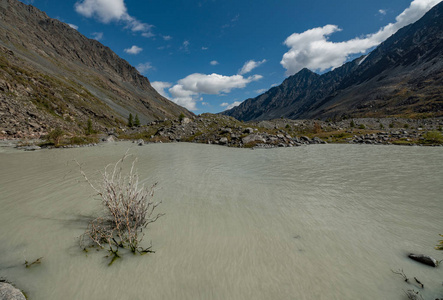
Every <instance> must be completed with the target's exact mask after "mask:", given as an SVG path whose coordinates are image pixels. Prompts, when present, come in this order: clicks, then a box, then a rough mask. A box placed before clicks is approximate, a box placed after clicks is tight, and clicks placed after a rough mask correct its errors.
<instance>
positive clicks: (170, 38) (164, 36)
mask: <svg viewBox="0 0 443 300" xmlns="http://www.w3.org/2000/svg"><path fill="white" fill-rule="evenodd" d="M162 38H163V39H164V40H165V41H170V40H172V36H170V35H162Z"/></svg>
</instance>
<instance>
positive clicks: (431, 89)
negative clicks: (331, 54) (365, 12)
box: [222, 2, 443, 121]
mask: <svg viewBox="0 0 443 300" xmlns="http://www.w3.org/2000/svg"><path fill="white" fill-rule="evenodd" d="M442 15H443V2H440V3H439V4H437V5H436V6H434V7H433V8H432V9H431V10H430V11H429V12H428V13H426V14H425V15H424V16H423V17H422V18H421V19H420V20H418V21H417V22H415V23H413V24H410V25H408V26H405V27H404V28H401V29H400V30H399V31H397V33H395V34H394V35H392V36H391V37H390V38H388V39H387V40H386V41H384V42H383V43H382V44H380V45H379V46H378V47H376V48H375V49H374V50H373V51H371V52H370V53H369V54H368V55H365V56H361V57H359V58H357V59H355V60H353V61H350V62H348V63H346V64H344V65H342V66H341V67H339V68H336V69H334V70H332V71H330V72H327V73H324V74H322V75H318V74H317V75H318V76H317V77H316V79H315V80H314V81H313V82H311V84H310V85H309V86H305V85H303V84H301V81H302V77H305V76H308V74H309V73H308V72H307V71H306V70H301V71H299V72H298V73H296V74H294V75H292V76H290V77H288V78H286V79H285V80H284V81H283V83H282V84H281V85H279V86H277V87H273V88H271V89H270V90H269V91H267V92H265V93H263V94H262V95H259V96H257V97H255V98H250V99H247V100H245V101H244V102H243V103H242V104H240V105H239V106H237V107H234V108H232V109H230V110H227V111H225V112H222V114H225V115H229V116H232V117H234V118H237V119H239V120H243V121H249V120H269V119H274V118H279V117H284V118H290V119H311V118H319V119H328V118H331V119H340V118H347V117H391V116H402V117H424V116H429V115H431V116H441V115H443V100H442V97H441V95H443V88H442V86H443V79H442V78H443V63H442V61H443V25H442V24H443V22H441V19H442ZM309 72H311V71H309ZM312 73H313V72H312ZM314 74H315V73H314ZM311 78H314V77H312V76H311Z"/></svg>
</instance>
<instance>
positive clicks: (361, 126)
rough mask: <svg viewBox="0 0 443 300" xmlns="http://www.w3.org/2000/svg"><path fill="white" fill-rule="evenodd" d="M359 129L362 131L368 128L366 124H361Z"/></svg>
mask: <svg viewBox="0 0 443 300" xmlns="http://www.w3.org/2000/svg"><path fill="white" fill-rule="evenodd" d="M358 128H360V129H365V128H366V126H365V125H364V124H360V125H359V126H358Z"/></svg>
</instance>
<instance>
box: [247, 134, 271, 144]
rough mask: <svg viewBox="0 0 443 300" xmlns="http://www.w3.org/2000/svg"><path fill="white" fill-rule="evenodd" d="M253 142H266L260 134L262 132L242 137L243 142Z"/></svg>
mask: <svg viewBox="0 0 443 300" xmlns="http://www.w3.org/2000/svg"><path fill="white" fill-rule="evenodd" d="M251 142H262V143H266V140H265V139H264V138H263V137H262V136H261V135H260V134H250V135H248V136H245V137H244V138H242V143H243V144H244V145H245V144H248V143H251Z"/></svg>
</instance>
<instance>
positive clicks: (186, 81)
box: [169, 73, 262, 110]
mask: <svg viewBox="0 0 443 300" xmlns="http://www.w3.org/2000/svg"><path fill="white" fill-rule="evenodd" d="M261 78H262V76H261V75H253V76H249V77H243V76H242V75H232V76H224V75H220V74H215V73H213V74H200V73H194V74H191V75H188V76H186V77H185V78H183V79H180V80H179V81H178V82H177V84H175V85H174V86H173V87H171V88H170V89H169V93H170V94H171V95H172V99H171V100H172V101H174V102H175V103H177V104H179V105H182V106H184V107H186V108H187V109H190V110H195V109H196V103H197V101H199V99H201V97H200V95H201V94H209V95H219V94H223V93H229V92H230V91H231V90H233V89H241V88H244V87H246V85H247V84H249V83H251V82H253V81H257V80H260V79H261Z"/></svg>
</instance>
